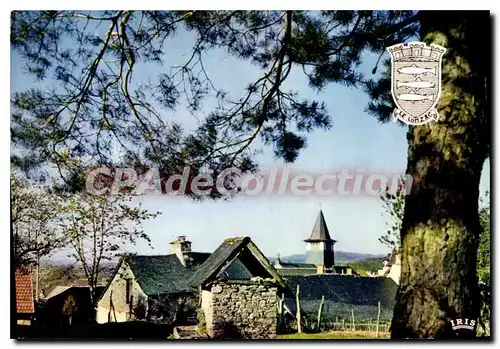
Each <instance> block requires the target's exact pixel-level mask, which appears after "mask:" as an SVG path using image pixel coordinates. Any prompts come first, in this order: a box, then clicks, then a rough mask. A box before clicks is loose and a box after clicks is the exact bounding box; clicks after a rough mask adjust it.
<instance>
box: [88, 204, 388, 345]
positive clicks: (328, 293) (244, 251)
mask: <svg viewBox="0 0 500 349" xmlns="http://www.w3.org/2000/svg"><path fill="white" fill-rule="evenodd" d="M305 242H306V263H285V262H282V261H281V260H280V259H279V258H278V259H277V260H276V261H274V263H273V264H271V263H270V262H269V261H268V259H267V258H266V257H265V256H264V255H263V254H262V252H261V251H260V250H259V249H258V248H257V246H256V245H255V244H254V243H253V242H252V240H251V239H250V238H249V237H243V238H229V239H226V240H224V241H223V243H222V244H221V245H220V246H219V247H218V248H217V249H216V250H215V251H214V252H213V253H211V254H210V253H199V252H192V251H191V242H190V241H187V240H186V238H185V237H183V236H181V237H179V238H177V239H176V240H175V241H173V242H172V243H171V244H170V247H171V249H170V253H169V254H168V255H162V256H139V255H127V256H124V257H123V258H121V259H120V262H119V263H118V266H117V268H116V271H115V273H114V275H113V277H112V279H111V281H110V283H109V284H108V286H107V287H106V289H105V290H104V292H103V294H102V296H101V297H100V299H99V301H98V306H97V322H99V323H106V322H124V321H148V322H156V323H164V324H171V325H174V326H176V327H175V329H174V335H176V336H178V337H179V338H182V337H184V338H201V337H210V338H274V337H275V336H276V334H277V333H278V332H280V331H281V330H283V324H284V323H286V322H287V321H288V324H290V323H293V321H295V319H294V318H295V314H296V311H297V304H296V291H297V287H298V288H299V289H300V297H299V298H300V299H299V301H300V305H301V309H302V312H303V316H304V318H307V317H314V318H316V314H317V313H318V309H319V306H320V304H323V305H322V309H323V310H322V311H323V317H324V319H325V321H333V319H335V318H344V319H349V318H351V317H352V315H353V314H355V316H357V317H359V318H370V317H371V318H376V317H377V311H378V307H379V304H380V310H381V314H380V318H381V319H386V320H390V318H391V316H392V309H393V307H394V303H395V295H396V290H397V284H396V282H395V281H394V280H393V279H392V278H390V277H360V276H359V275H357V273H356V272H355V271H354V270H353V269H352V268H350V267H348V266H338V265H335V258H334V245H335V243H336V240H334V239H333V238H332V236H331V235H330V232H329V230H328V227H327V225H326V221H325V218H324V215H323V212H321V211H320V212H319V214H318V218H317V220H316V223H315V224H314V227H313V230H312V232H311V234H310V236H309V238H308V239H306V240H305ZM283 319H285V321H283ZM285 325H286V324H285Z"/></svg>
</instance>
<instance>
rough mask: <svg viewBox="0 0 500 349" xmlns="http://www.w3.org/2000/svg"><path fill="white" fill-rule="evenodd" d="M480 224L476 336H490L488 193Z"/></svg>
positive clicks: (482, 208) (481, 211)
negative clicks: (478, 296)
mask: <svg viewBox="0 0 500 349" xmlns="http://www.w3.org/2000/svg"><path fill="white" fill-rule="evenodd" d="M479 219H480V222H481V235H480V237H479V248H478V251H477V275H478V278H479V291H480V295H481V297H480V298H481V307H480V316H479V326H478V328H477V329H478V331H477V332H478V335H481V336H490V323H491V320H490V318H491V271H490V267H491V223H490V202H489V193H486V195H485V197H484V198H481V207H480V209H479Z"/></svg>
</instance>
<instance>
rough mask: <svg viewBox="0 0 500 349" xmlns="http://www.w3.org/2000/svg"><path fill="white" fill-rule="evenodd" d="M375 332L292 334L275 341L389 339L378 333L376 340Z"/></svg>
mask: <svg viewBox="0 0 500 349" xmlns="http://www.w3.org/2000/svg"><path fill="white" fill-rule="evenodd" d="M375 335H376V333H375V332H365V331H331V332H321V333H292V334H283V335H278V336H277V339H341V338H343V339H389V338H390V333H389V332H379V334H378V338H376V337H375Z"/></svg>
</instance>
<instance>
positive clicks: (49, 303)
mask: <svg viewBox="0 0 500 349" xmlns="http://www.w3.org/2000/svg"><path fill="white" fill-rule="evenodd" d="M104 288H105V286H103V285H97V286H96V290H95V293H96V296H97V297H99V296H100V295H101V294H102V292H103V291H104ZM90 293H91V290H90V286H89V284H88V281H77V282H73V283H70V284H68V285H59V286H56V287H54V289H52V290H51V291H50V293H49V294H48V295H47V297H45V298H43V299H40V302H39V309H38V319H39V320H40V323H41V324H42V325H41V326H42V327H43V325H44V324H47V325H48V324H50V327H52V328H63V327H66V326H69V325H79V324H88V323H91V322H92V321H93V317H94V311H93V307H92V302H91V294H90Z"/></svg>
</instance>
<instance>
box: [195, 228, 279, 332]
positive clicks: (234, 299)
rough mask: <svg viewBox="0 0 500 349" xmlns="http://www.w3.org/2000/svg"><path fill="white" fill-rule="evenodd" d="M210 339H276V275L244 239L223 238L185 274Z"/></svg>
mask: <svg viewBox="0 0 500 349" xmlns="http://www.w3.org/2000/svg"><path fill="white" fill-rule="evenodd" d="M189 283H190V284H191V285H192V286H194V287H196V288H197V289H198V290H199V292H200V295H201V313H202V320H201V321H200V324H199V325H201V326H202V327H204V329H205V330H206V332H207V334H208V335H209V337H211V338H252V339H263V338H275V337H276V332H277V330H278V306H277V300H278V296H279V295H281V294H282V292H284V290H285V289H286V284H285V282H284V280H283V279H282V277H281V276H280V274H279V273H278V272H277V271H276V269H274V268H273V266H272V265H271V264H270V263H269V261H268V260H267V258H266V257H265V256H264V255H263V254H262V252H261V251H260V250H259V249H258V248H257V246H256V245H255V244H254V243H253V242H252V241H251V239H250V238H249V237H244V238H231V239H226V240H225V241H224V242H223V243H222V244H221V245H220V246H219V247H218V248H217V250H215V252H213V253H212V254H211V255H210V257H209V258H208V259H207V260H206V261H205V263H203V265H202V266H201V267H200V268H199V269H198V270H197V271H196V273H194V275H193V276H192V277H191V278H190V280H189Z"/></svg>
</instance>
